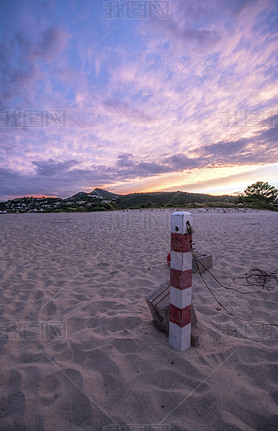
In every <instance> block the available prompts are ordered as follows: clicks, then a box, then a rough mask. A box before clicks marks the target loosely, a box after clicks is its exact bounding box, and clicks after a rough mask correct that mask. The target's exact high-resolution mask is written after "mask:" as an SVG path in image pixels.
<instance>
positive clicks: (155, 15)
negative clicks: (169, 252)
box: [0, 0, 278, 200]
mask: <svg viewBox="0 0 278 431" xmlns="http://www.w3.org/2000/svg"><path fill="white" fill-rule="evenodd" d="M277 32H278V2H277V1H275V0H272V1H271V0H269V1H268V0H258V1H256V0H205V1H201V0H194V2H193V1H192V0H190V1H188V0H169V1H159V0H146V1H144V0H129V1H110V0H105V1H102V0H56V1H47V0H44V1H40V0H35V1H32V0H30V1H29V0H19V1H18V0H1V2H0V78H1V79H0V126H1V127H0V200H7V199H13V198H16V197H19V196H59V197H69V196H72V195H73V194H75V193H77V192H79V191H85V192H90V191H92V190H93V189H94V188H96V187H100V188H104V189H106V190H109V191H112V192H114V193H119V194H127V193H135V192H152V191H176V190H182V191H187V192H200V193H209V194H214V195H220V194H232V193H235V192H242V191H243V190H244V189H245V188H246V187H247V186H248V185H250V184H252V183H254V182H256V181H259V180H260V181H268V182H269V183H270V184H272V185H274V186H275V187H278V174H277V172H278V151H277V141H278V80H277V77H278V61H277V60H278V35H277Z"/></svg>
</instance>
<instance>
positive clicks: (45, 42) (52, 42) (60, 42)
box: [30, 27, 70, 61]
mask: <svg viewBox="0 0 278 431" xmlns="http://www.w3.org/2000/svg"><path fill="white" fill-rule="evenodd" d="M40 38H41V41H40V42H39V43H38V44H37V46H35V47H33V49H32V51H31V53H30V55H31V57H40V58H43V59H45V60H46V61H53V60H54V59H55V58H56V57H57V56H58V55H59V54H61V53H62V52H63V50H64V48H65V45H66V43H67V42H68V40H69V38H70V34H69V33H68V32H66V31H65V30H64V29H63V28H61V27H49V28H47V29H46V30H45V31H44V32H43V33H42V34H41V36H40Z"/></svg>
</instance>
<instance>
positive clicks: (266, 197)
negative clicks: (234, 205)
mask: <svg viewBox="0 0 278 431" xmlns="http://www.w3.org/2000/svg"><path fill="white" fill-rule="evenodd" d="M244 193H245V196H246V198H247V200H249V201H256V202H266V203H272V202H274V200H275V198H276V197H277V196H278V190H277V189H276V188H275V187H274V186H271V185H270V184H269V183H267V182H263V181H257V182H256V183H255V184H252V185H251V186H248V187H247V189H246V190H244Z"/></svg>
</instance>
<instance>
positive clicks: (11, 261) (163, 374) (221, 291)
mask: <svg viewBox="0 0 278 431" xmlns="http://www.w3.org/2000/svg"><path fill="white" fill-rule="evenodd" d="M171 212H172V210H168V209H167V210H159V209H155V210H142V211H140V210H133V211H115V212H99V213H75V214H69V213H51V214H18V215H17V214H5V215H2V216H1V219H0V226H1V261H2V263H1V301H0V302H1V307H0V317H1V337H0V352H1V371H0V424H1V425H0V429H1V431H16V430H22V431H31V430H34V431H81V430H82V431H92V430H135V429H136V430H139V429H140V430H144V431H147V430H148V431H150V430H163V431H166V430H169V431H170V430H171V431H179V430H202V431H206V430H213V431H215V430H221V431H222V430H223V431H224V430H225V431H237V430H244V431H251V430H256V431H275V430H277V429H278V407H277V404H278V342H277V341H278V328H277V326H275V324H277V323H278V318H277V309H278V295H277V291H278V286H277V282H276V280H275V276H273V277H271V278H270V279H268V280H265V283H264V284H263V283H261V284H260V282H261V281H262V278H258V277H257V278H256V277H255V275H254V273H252V272H251V273H250V270H252V268H259V269H260V270H262V271H265V272H272V273H274V272H275V270H277V268H278V264H277V262H278V259H277V257H278V256H277V231H278V226H277V214H276V213H273V212H270V211H258V210H245V209H229V210H227V209H225V210H223V209H210V210H205V209H193V210H192V211H191V213H192V215H193V220H194V229H195V233H194V237H193V246H194V248H195V249H196V250H198V251H199V252H202V253H205V252H207V253H211V254H212V255H213V262H214V267H213V269H212V270H211V273H212V275H214V277H215V278H212V276H211V275H210V274H209V273H205V274H204V276H203V277H204V280H205V281H206V283H207V285H208V286H209V289H210V290H211V292H213V294H214V296H215V297H216V298H217V300H218V302H216V300H215V298H214V297H213V296H212V294H211V292H210V290H209V289H208V288H207V287H206V285H205V284H204V282H203V280H202V279H201V277H200V276H199V275H197V274H195V275H194V276H193V302H194V307H195V310H196V313H197V317H198V333H199V341H200V344H199V345H198V346H197V347H192V348H190V349H189V350H186V351H184V352H177V351H175V350H173V349H172V348H171V346H170V345H169V343H168V338H167V336H166V335H165V334H164V333H163V332H160V331H158V330H157V329H156V328H155V327H154V325H153V323H152V317H151V314H150V311H149V308H148V306H147V304H146V301H145V297H146V296H147V295H148V294H149V293H150V292H151V291H152V290H154V289H155V288H157V287H158V286H159V285H160V284H161V283H162V282H164V281H167V280H168V279H169V268H168V266H167V263H166V256H167V253H168V251H169V244H170V216H171ZM252 274H253V276H252ZM276 274H277V275H278V272H276ZM274 275H275V274H274ZM218 281H219V282H220V283H221V284H219V282H218ZM248 282H249V284H248ZM223 286H224V287H223ZM227 288H228V289H227ZM231 288H233V289H237V291H236V290H233V289H231ZM223 307H224V308H223ZM227 311H228V312H227ZM258 322H259V323H258Z"/></svg>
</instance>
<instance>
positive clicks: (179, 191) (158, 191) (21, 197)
mask: <svg viewBox="0 0 278 431" xmlns="http://www.w3.org/2000/svg"><path fill="white" fill-rule="evenodd" d="M96 189H99V190H103V191H106V192H110V193H114V192H111V191H110V190H104V189H101V188H99V187H96V188H95V189H93V190H92V191H91V192H84V191H83V190H80V191H79V192H77V193H75V194H78V193H87V194H89V193H92V192H93V191H94V190H96ZM135 193H177V194H178V193H189V194H190V193H191V192H187V191H183V190H173V191H172V192H163V191H161V190H157V191H155V192H135ZM237 193H239V192H235V193H234V194H230V195H226V194H223V195H220V194H219V195H212V194H210V193H199V192H195V193H194V194H205V195H208V196H219V197H220V196H233V197H234V196H236V194H237ZM114 194H116V195H117V194H118V193H114ZM127 194H132V193H127ZM127 194H126V195H127ZM192 194H193V192H192ZM126 195H124V194H118V196H126ZM72 196H74V195H72ZM72 196H66V197H63V198H62V197H61V196H50V195H47V194H46V195H24V196H16V197H12V198H10V199H6V200H4V201H0V202H6V201H8V200H14V199H24V198H35V199H49V198H54V199H69V198H71V197H72Z"/></svg>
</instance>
